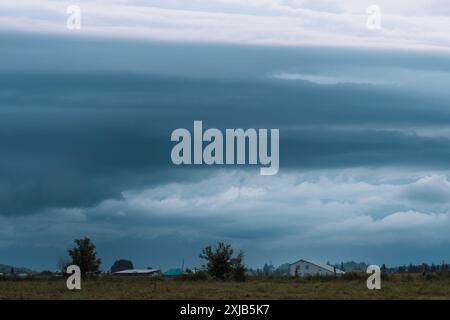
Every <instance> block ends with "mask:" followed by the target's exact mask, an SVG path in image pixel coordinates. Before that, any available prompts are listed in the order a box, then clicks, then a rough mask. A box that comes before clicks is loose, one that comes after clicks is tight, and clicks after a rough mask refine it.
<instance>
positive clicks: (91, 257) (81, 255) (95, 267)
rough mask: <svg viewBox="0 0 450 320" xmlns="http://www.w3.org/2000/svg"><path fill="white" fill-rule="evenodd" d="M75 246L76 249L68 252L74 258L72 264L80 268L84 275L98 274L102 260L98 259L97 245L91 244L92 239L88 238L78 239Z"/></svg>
mask: <svg viewBox="0 0 450 320" xmlns="http://www.w3.org/2000/svg"><path fill="white" fill-rule="evenodd" d="M75 244H76V246H75V247H74V248H72V249H69V250H67V252H68V253H69V256H70V257H71V258H72V262H71V264H75V265H77V266H79V267H80V269H81V274H83V275H84V274H86V273H95V272H98V271H99V267H100V264H101V259H97V252H96V251H95V245H94V244H93V243H92V242H91V239H89V238H88V237H85V238H84V239H76V240H75Z"/></svg>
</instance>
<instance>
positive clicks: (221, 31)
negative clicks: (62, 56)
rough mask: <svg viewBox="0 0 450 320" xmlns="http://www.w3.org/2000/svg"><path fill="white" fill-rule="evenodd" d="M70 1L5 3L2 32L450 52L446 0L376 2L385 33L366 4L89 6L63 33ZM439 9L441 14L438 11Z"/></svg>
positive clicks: (202, 0) (265, 1)
mask: <svg viewBox="0 0 450 320" xmlns="http://www.w3.org/2000/svg"><path fill="white" fill-rule="evenodd" d="M70 4H73V2H71V1H52V0H42V1H33V0H23V1H12V0H7V1H2V2H1V3H0V12H1V15H0V28H1V29H4V30H20V31H33V32H51V33H59V34H67V35H69V34H79V35H83V36H107V37H126V38H141V39H152V40H164V41H194V42H225V43H240V44H267V45H323V46H356V47H381V48H385V47H390V48H407V49H411V48H412V49H444V50H448V49H449V48H450V34H449V33H448V30H449V29H450V16H449V15H448V14H449V13H450V12H447V15H445V14H446V11H445V8H446V7H448V6H447V5H446V4H445V2H444V1H434V2H429V1H420V0H415V1H398V2H397V1H396V2H395V4H393V3H392V1H384V0H382V1H378V5H379V6H380V8H381V9H382V29H381V30H378V31H374V30H368V29H367V28H366V21H367V14H366V8H367V6H369V5H371V4H372V3H370V2H368V1H353V0H347V1H331V0H330V1H325V0H322V1H306V0H252V1H248V0H245V1H244V0H214V1H206V0H197V1H177V0H173V1H119V0H116V1H100V0H97V1H87V0H80V1H77V2H76V4H78V5H80V7H81V10H82V29H81V30H79V31H73V30H72V31H71V30H67V29H66V18H67V14H66V8H67V6H68V5H70ZM440 9H442V10H440Z"/></svg>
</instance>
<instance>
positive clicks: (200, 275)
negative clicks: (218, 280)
mask: <svg viewBox="0 0 450 320" xmlns="http://www.w3.org/2000/svg"><path fill="white" fill-rule="evenodd" d="M208 279H209V276H208V273H206V272H205V271H198V272H196V273H184V274H182V275H181V276H179V277H178V278H177V280H181V281H206V280H208Z"/></svg>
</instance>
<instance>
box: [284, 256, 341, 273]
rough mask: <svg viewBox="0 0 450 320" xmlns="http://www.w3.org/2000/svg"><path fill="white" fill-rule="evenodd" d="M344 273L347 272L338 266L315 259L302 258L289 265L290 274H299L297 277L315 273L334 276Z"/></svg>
mask: <svg viewBox="0 0 450 320" xmlns="http://www.w3.org/2000/svg"><path fill="white" fill-rule="evenodd" d="M344 273H345V272H344V271H342V270H340V269H338V268H336V267H333V266H330V265H328V264H325V263H321V262H317V261H313V260H306V259H300V260H298V261H296V262H294V263H291V264H290V265H289V275H290V276H297V277H305V276H314V275H320V276H332V275H342V274H344Z"/></svg>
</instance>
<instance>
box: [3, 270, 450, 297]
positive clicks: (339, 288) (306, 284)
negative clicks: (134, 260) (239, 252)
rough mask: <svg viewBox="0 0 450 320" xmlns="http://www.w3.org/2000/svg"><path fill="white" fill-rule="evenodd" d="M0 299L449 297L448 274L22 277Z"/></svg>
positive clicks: (5, 283) (6, 285)
mask: <svg viewBox="0 0 450 320" xmlns="http://www.w3.org/2000/svg"><path fill="white" fill-rule="evenodd" d="M0 299H68V300H71V299H220V300H221V299H450V277H424V276H422V275H413V276H411V275H410V276H406V275H391V276H389V277H388V278H387V279H384V280H383V281H382V289H381V290H374V291H371V290H368V289H367V287H366V280H365V277H363V276H361V277H356V278H348V279H321V278H313V279H293V278H283V277H275V278H251V279H248V280H247V281H246V282H221V281H189V280H174V279H171V280H168V279H150V278H108V277H105V278H97V279H91V280H84V281H83V282H82V289H81V290H80V291H69V290H67V288H66V284H65V279H62V278H60V279H22V280H2V281H0Z"/></svg>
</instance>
